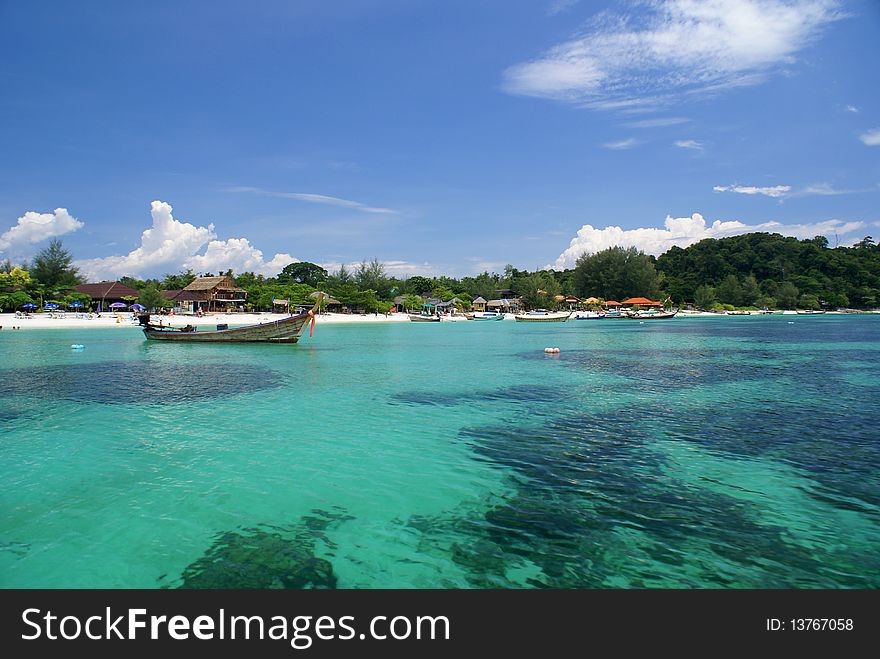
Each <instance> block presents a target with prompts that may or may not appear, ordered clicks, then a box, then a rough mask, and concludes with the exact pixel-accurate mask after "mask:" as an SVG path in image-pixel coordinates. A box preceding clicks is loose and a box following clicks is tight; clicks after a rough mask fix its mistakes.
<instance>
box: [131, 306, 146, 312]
mask: <svg viewBox="0 0 880 659" xmlns="http://www.w3.org/2000/svg"><path fill="white" fill-rule="evenodd" d="M131 308H132V309H134V310H135V311H145V310H146V309H147V308H146V307H145V306H144V305H142V304H133V305H131Z"/></svg>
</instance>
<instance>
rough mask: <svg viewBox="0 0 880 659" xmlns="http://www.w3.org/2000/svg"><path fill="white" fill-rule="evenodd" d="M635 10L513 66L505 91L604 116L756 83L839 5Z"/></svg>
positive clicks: (794, 0)
mask: <svg viewBox="0 0 880 659" xmlns="http://www.w3.org/2000/svg"><path fill="white" fill-rule="evenodd" d="M634 4H636V3H634ZM637 4H638V5H639V8H640V9H641V8H647V11H644V12H642V15H641V17H639V16H636V15H614V14H611V13H607V12H606V13H603V14H600V15H598V16H597V17H596V18H595V19H594V20H593V21H592V22H591V23H590V24H589V25H588V26H587V27H586V29H585V30H584V31H583V32H582V34H580V35H578V36H577V37H576V38H573V39H571V40H569V41H566V42H563V43H560V44H558V45H557V46H555V47H553V48H551V49H550V50H548V51H547V52H545V53H544V54H543V55H541V56H540V57H538V58H536V59H534V60H531V61H529V62H522V63H520V64H516V65H514V66H511V67H510V68H508V69H507V70H506V71H505V72H504V89H505V90H506V91H508V92H509V93H512V94H521V95H526V96H538V97H543V98H551V99H556V100H561V101H568V102H573V103H577V104H580V105H585V106H588V107H596V108H604V109H622V108H627V107H629V108H632V107H638V106H645V105H658V104H663V103H669V102H671V101H672V100H673V99H674V98H676V97H679V96H690V95H693V94H705V93H711V92H716V91H719V90H722V89H726V88H730V87H735V86H741V85H752V84H757V83H758V82H761V81H763V80H765V79H766V77H767V75H768V74H770V73H772V72H773V71H774V70H775V69H779V68H781V66H782V65H786V64H790V63H791V62H793V61H794V56H795V54H796V53H797V52H798V51H800V50H801V49H803V48H804V47H805V46H807V45H808V44H809V43H810V42H811V41H812V40H813V39H814V38H815V37H816V36H817V34H818V33H819V31H820V29H821V28H822V27H823V26H825V25H826V24H828V23H830V22H831V21H834V20H837V19H838V18H840V17H841V14H840V12H839V11H838V6H839V2H838V1H837V0H703V1H698V0H653V1H652V2H643V3H637ZM633 14H635V12H633Z"/></svg>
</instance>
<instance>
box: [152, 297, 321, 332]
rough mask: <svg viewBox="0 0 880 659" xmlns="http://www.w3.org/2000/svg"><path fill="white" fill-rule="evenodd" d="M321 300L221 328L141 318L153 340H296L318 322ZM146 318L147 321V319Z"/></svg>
mask: <svg viewBox="0 0 880 659" xmlns="http://www.w3.org/2000/svg"><path fill="white" fill-rule="evenodd" d="M319 302H320V298H319V300H318V302H316V303H315V306H314V307H313V308H312V310H311V311H307V312H306V313H301V314H297V315H295V316H288V317H287V318H282V319H281V320H276V321H273V322H271V323H260V324H259V325H246V326H244V327H233V328H231V329H221V330H198V329H194V330H193V331H191V332H184V331H181V330H180V329H179V328H171V327H159V326H156V325H150V324H149V318H150V317H149V316H142V317H141V319H142V320H141V324H142V325H144V327H143V330H144V336H146V337H147V339H149V340H150V341H174V342H178V343H296V342H297V341H299V337H300V336H301V335H302V333H303V331H304V330H305V328H306V326H307V325H308V324H309V323H310V322H314V319H315V314H316V313H317V307H318V303H319ZM144 319H146V322H145V321H144Z"/></svg>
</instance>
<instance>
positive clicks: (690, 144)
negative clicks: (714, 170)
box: [673, 140, 703, 151]
mask: <svg viewBox="0 0 880 659" xmlns="http://www.w3.org/2000/svg"><path fill="white" fill-rule="evenodd" d="M673 144H674V145H675V146H677V147H679V148H680V149H692V150H694V151H702V150H703V143H702V142H697V141H696V140H675V142H673Z"/></svg>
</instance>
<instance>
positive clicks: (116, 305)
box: [110, 302, 128, 309]
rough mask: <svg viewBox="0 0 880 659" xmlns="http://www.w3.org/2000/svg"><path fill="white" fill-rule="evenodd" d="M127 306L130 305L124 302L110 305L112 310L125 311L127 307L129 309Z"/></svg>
mask: <svg viewBox="0 0 880 659" xmlns="http://www.w3.org/2000/svg"><path fill="white" fill-rule="evenodd" d="M127 306H128V305H127V304H125V303H124V302H114V303H113V304H111V305H110V308H111V309H125V307H127Z"/></svg>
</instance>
